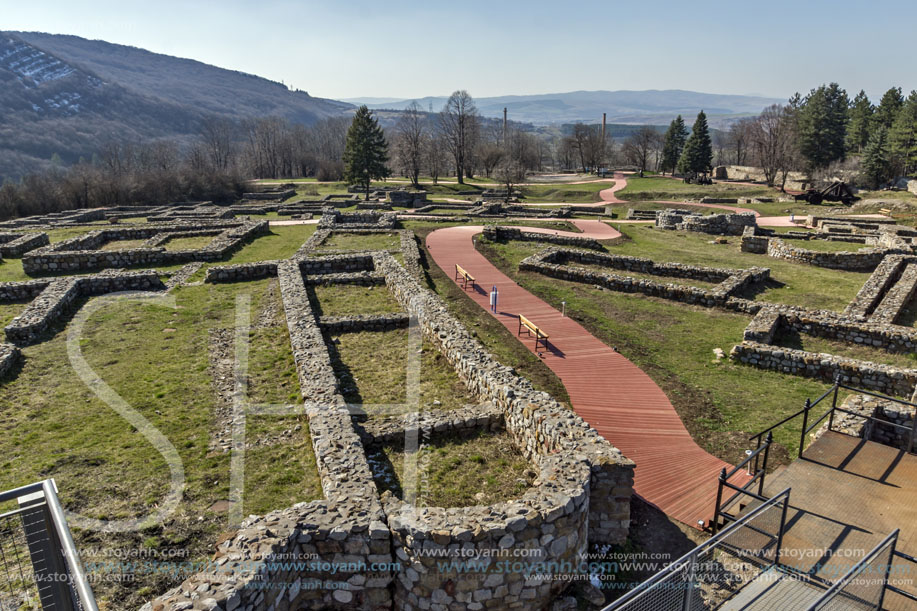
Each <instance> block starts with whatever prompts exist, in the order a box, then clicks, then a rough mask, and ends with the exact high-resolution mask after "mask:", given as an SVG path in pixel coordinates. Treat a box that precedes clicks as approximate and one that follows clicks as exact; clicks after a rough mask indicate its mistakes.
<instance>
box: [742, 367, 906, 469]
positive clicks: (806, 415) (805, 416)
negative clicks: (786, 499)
mask: <svg viewBox="0 0 917 611" xmlns="http://www.w3.org/2000/svg"><path fill="white" fill-rule="evenodd" d="M841 389H844V390H850V391H853V392H856V393H858V394H863V395H868V396H870V397H876V398H877V399H882V400H884V401H891V402H893V403H897V404H899V405H907V406H909V407H913V408H915V410H917V403H912V402H910V401H905V400H904V399H897V398H895V397H889V396H887V395H882V394H879V393H877V392H873V391H870V390H864V389H862V388H856V387H854V386H849V385H847V384H842V383H841V381H840V375H838V376H837V377H836V378H835V380H834V384H833V385H832V386H831V388H829V389H828V390H827V391H826V392H825V393H824V394H822V395H821V396H820V397H818V398H817V399H815V401H811V400H810V399H806V404H805V407H803V408H802V409H801V410H799V411H798V412H795V413H794V414H791V415H789V416H787V417H786V418H784V419H783V420H781V421H780V422H778V423H777V424H774V425H772V426H770V427H768V428H766V429H764V430H763V431H761V432H760V433H757V434H755V435H752V436H751V437H749V438H748V439H749V441H755V442H756V444H757V447H761V439H762V438H763V437H764V435H771V434H772V433H773V431H774V430H776V429H778V428H779V427H781V426H783V425H785V424H787V423H788V422H791V421H792V420H795V419H796V418H798V417H799V416H802V429H801V431H800V434H799V452H798V456H799V457H800V458H801V457H802V454H803V452H804V451H805V449H806V438H807V436H808V435H809V433H811V432H812V431H813V430H815V429H816V428H817V427H818V426H820V425H821V424H822V423H823V422H824V420H825V418H828V430H830V431H833V430H834V416H835V414H836V413H837V412H841V413H844V414H850V415H852V416H856V417H858V418H864V419H866V420H868V421H870V422H875V423H880V424H883V425H887V426H891V427H893V428H895V429H898V430H903V431H907V432H908V444H907V451H908V452H909V453H913V452H914V444H915V441H917V417H915V419H914V424H913V425H911V426H905V425H903V424H898V423H897V422H892V421H890V420H885V419H883V418H879V417H877V416H872V415H864V414H860V413H857V412H854V411H851V410H848V409H845V408H843V407H839V406H838V404H837V400H838V394H839V392H840V390H841ZM829 395H831V396H832V399H831V407H830V408H829V409H828V410H827V411H826V412H825V413H824V414H822V415H821V416H819V417H818V418H816V419H815V420H813V421H811V422H810V418H811V416H810V412H811V411H812V409H813V408H814V407H815V406H817V405H818V404H819V403H821V402H822V401H823V400H824V399H826V398H827V397H828V396H829ZM756 467H757V464H756Z"/></svg>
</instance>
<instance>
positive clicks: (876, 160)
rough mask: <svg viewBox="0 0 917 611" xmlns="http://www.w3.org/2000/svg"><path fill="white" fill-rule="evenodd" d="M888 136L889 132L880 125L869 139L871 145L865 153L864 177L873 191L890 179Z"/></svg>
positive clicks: (867, 146)
mask: <svg viewBox="0 0 917 611" xmlns="http://www.w3.org/2000/svg"><path fill="white" fill-rule="evenodd" d="M887 134H888V130H886V129H885V127H884V126H881V125H880V126H879V128H878V129H877V130H876V131H874V132H873V133H872V135H871V136H870V137H869V143H868V144H867V145H866V150H864V151H863V170H862V172H863V177H864V178H865V179H866V181H867V182H868V183H869V185H870V186H871V187H872V188H873V189H878V188H879V185H881V184H882V183H883V182H884V181H885V180H886V179H887V178H888V173H889V163H888V147H887Z"/></svg>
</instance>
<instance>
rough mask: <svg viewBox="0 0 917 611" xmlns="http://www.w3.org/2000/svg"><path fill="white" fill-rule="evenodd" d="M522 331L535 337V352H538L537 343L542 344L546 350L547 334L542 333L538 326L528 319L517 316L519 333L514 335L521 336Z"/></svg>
mask: <svg viewBox="0 0 917 611" xmlns="http://www.w3.org/2000/svg"><path fill="white" fill-rule="evenodd" d="M523 329H525V331H527V332H528V334H529V335H534V336H535V350H538V343H539V342H541V343H542V344H544V347H545V349H547V348H548V334H547V333H545V332H544V331H542V330H541V329H540V328H539V327H538V325H536V324H535V323H533V322H532V321H531V320H529V319H528V318H526V317H525V316H523V315H522V314H520V315H519V331H518V333H516V335H522V330H523Z"/></svg>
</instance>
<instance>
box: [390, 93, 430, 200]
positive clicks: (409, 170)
mask: <svg viewBox="0 0 917 611" xmlns="http://www.w3.org/2000/svg"><path fill="white" fill-rule="evenodd" d="M394 140H395V155H396V157H397V159H398V162H399V163H400V164H401V167H402V168H403V169H404V171H405V174H406V175H407V177H408V178H410V179H411V185H413V186H414V188H415V189H419V188H420V171H421V169H422V168H423V161H424V145H425V144H426V140H427V133H426V121H425V117H424V114H423V112H422V111H421V109H420V106H419V105H418V104H417V102H411V104H410V105H409V106H408V107H407V109H406V110H405V111H404V113H403V114H402V115H401V118H400V119H399V120H398V125H397V126H396V127H395V138H394Z"/></svg>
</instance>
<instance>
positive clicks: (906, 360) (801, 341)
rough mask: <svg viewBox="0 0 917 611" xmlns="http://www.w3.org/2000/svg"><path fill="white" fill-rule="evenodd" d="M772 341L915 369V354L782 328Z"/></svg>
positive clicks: (792, 346) (795, 348) (807, 350)
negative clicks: (895, 351)
mask: <svg viewBox="0 0 917 611" xmlns="http://www.w3.org/2000/svg"><path fill="white" fill-rule="evenodd" d="M774 343H775V344H776V345H778V346H782V347H784V348H793V349H794V350H805V351H806V352H815V353H827V354H833V355H835V356H843V357H847V358H851V359H858V360H861V361H871V362H873V363H881V364H883V365H892V366H894V367H902V368H904V369H917V354H914V353H904V354H900V353H891V352H886V351H885V350H879V349H878V348H873V347H869V346H863V345H860V344H850V343H847V342H840V341H837V340H833V339H827V338H824V337H814V336H812V335H806V334H805V333H797V332H794V331H790V330H783V331H781V332H780V333H778V334H777V336H776V337H775V338H774Z"/></svg>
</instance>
